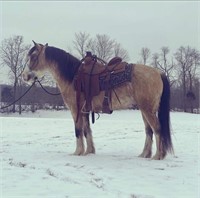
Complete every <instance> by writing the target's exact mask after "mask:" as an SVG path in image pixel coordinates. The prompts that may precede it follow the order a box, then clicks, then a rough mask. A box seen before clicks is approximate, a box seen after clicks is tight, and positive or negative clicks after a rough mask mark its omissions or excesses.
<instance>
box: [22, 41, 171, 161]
mask: <svg viewBox="0 0 200 198" xmlns="http://www.w3.org/2000/svg"><path fill="white" fill-rule="evenodd" d="M33 43H34V46H33V47H32V48H31V49H30V50H29V52H28V54H27V58H28V60H27V61H28V62H27V66H26V68H25V70H24V72H23V80H24V81H25V82H27V83H31V82H34V81H35V80H36V79H38V78H41V77H42V76H43V75H44V74H45V72H46V71H48V72H50V73H51V74H52V76H53V78H54V79H55V81H56V83H57V85H58V87H59V90H60V93H61V94H62V98H63V101H64V103H65V105H66V106H67V108H68V109H69V110H70V111H71V115H72V118H73V121H74V127H75V137H76V149H75V152H74V153H73V154H74V155H87V154H95V146H94V142H93V136H92V130H91V127H90V119H89V114H88V113H85V112H83V111H80V109H78V108H79V107H83V106H84V102H85V98H84V96H83V94H82V95H81V97H80V101H79V103H80V104H79V105H78V106H79V107H78V106H77V103H76V97H77V93H76V90H75V88H74V79H75V76H76V74H77V72H78V70H79V67H80V65H81V60H79V59H78V58H76V57H74V56H73V55H71V54H70V53H67V52H66V51H64V50H62V49H59V48H56V47H53V46H48V44H45V45H43V44H40V43H36V42H34V41H33ZM131 76H132V78H131V81H130V82H125V83H124V84H123V85H121V86H119V87H117V88H115V90H114V92H115V93H114V94H113V96H112V109H113V110H121V109H130V108H132V107H133V106H135V105H137V107H138V108H139V110H140V111H141V114H142V118H143V121H144V126H145V134H146V136H145V143H144V147H143V151H142V153H141V154H140V155H139V156H138V157H142V158H151V157H152V144H153V137H155V140H156V153H155V155H154V156H153V157H152V159H154V160H162V159H164V158H165V157H166V155H167V153H173V144H172V139H171V130H170V85H169V81H168V78H167V76H166V75H165V74H164V73H162V72H161V71H159V70H158V69H156V68H153V67H150V66H146V65H142V64H134V65H133V68H132V70H131ZM104 93H105V91H101V92H100V94H99V95H97V96H95V97H94V98H93V99H92V110H93V112H98V111H99V108H100V107H102V101H103V98H104V96H105V94H104ZM119 100H120V101H121V102H119ZM78 111H80V115H79V119H78V120H77V112H78ZM84 138H85V139H86V144H87V148H86V149H85V145H84Z"/></svg>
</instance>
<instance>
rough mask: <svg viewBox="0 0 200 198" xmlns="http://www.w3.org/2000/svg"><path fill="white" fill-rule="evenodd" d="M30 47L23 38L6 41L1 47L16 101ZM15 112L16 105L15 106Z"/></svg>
mask: <svg viewBox="0 0 200 198" xmlns="http://www.w3.org/2000/svg"><path fill="white" fill-rule="evenodd" d="M29 48H30V46H29V45H25V44H24V42H23V37H22V36H13V37H10V38H8V39H4V40H3V41H2V43H1V46H0V58H1V64H2V65H3V66H7V67H9V70H10V72H9V75H10V78H11V79H12V83H13V97H14V98H13V99H14V100H15V99H16V90H17V86H18V85H21V82H20V80H21V79H20V76H21V74H22V72H23V70H24V68H25V65H26V60H25V59H26V54H27V51H28V49H29ZM13 112H15V104H14V105H13Z"/></svg>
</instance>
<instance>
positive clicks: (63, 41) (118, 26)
mask: <svg viewBox="0 0 200 198" xmlns="http://www.w3.org/2000/svg"><path fill="white" fill-rule="evenodd" d="M0 8H1V9H0V13H1V40H2V39H4V38H9V37H10V36H13V35H22V36H23V37H24V40H25V43H27V44H30V43H31V41H32V40H35V41H36V42H39V43H43V44H45V43H49V45H51V46H55V47H59V48H62V49H65V50H67V49H68V48H67V46H71V47H72V40H73V39H74V34H75V33H77V32H80V31H82V32H87V33H89V34H91V36H95V35H96V34H107V35H109V36H110V37H111V38H112V39H115V40H116V41H117V42H119V43H121V44H122V46H123V48H125V49H126V50H127V51H128V53H129V56H130V61H131V62H137V61H138V57H139V53H140V50H141V48H142V47H148V48H150V49H151V52H152V53H155V52H158V51H159V49H160V48H161V47H162V46H168V47H169V48H170V49H171V51H172V52H174V51H175V50H176V49H177V48H179V47H180V46H181V45H183V46H187V45H190V46H192V47H195V48H197V49H199V48H200V47H199V46H200V41H199V40H198V39H199V38H198V37H200V3H199V2H197V1H196V2H195V1H194V2H191V1H188V2H184V1H183V2H181V1H177V2H172V1H168V2H161V1H152V2H151V1H144V2H143V1H138V2H136V1H110V2H105V1H104V2H103V1H85V2H84V1H73V2H69V1H60V2H57V1H56V2H52V1H43V2H40V1H32V2H26V1H21V2H20V1H15V2H9V1H8V2H5V1H3V2H2V1H1V2H0Z"/></svg>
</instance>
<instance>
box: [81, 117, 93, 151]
mask: <svg viewBox="0 0 200 198" xmlns="http://www.w3.org/2000/svg"><path fill="white" fill-rule="evenodd" d="M83 132H84V135H85V138H86V142H87V149H86V152H85V155H87V154H89V153H95V147H94V143H93V137H92V130H91V128H90V122H89V114H86V115H84V116H83Z"/></svg>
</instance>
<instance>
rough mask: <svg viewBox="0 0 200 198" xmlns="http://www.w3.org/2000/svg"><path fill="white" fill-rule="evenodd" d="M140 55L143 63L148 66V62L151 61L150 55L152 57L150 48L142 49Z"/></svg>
mask: <svg viewBox="0 0 200 198" xmlns="http://www.w3.org/2000/svg"><path fill="white" fill-rule="evenodd" d="M140 55H141V59H142V60H141V63H142V64H144V65H146V63H147V60H148V59H149V57H150V55H151V51H150V49H149V48H147V47H143V48H142V49H141V52H140Z"/></svg>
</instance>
